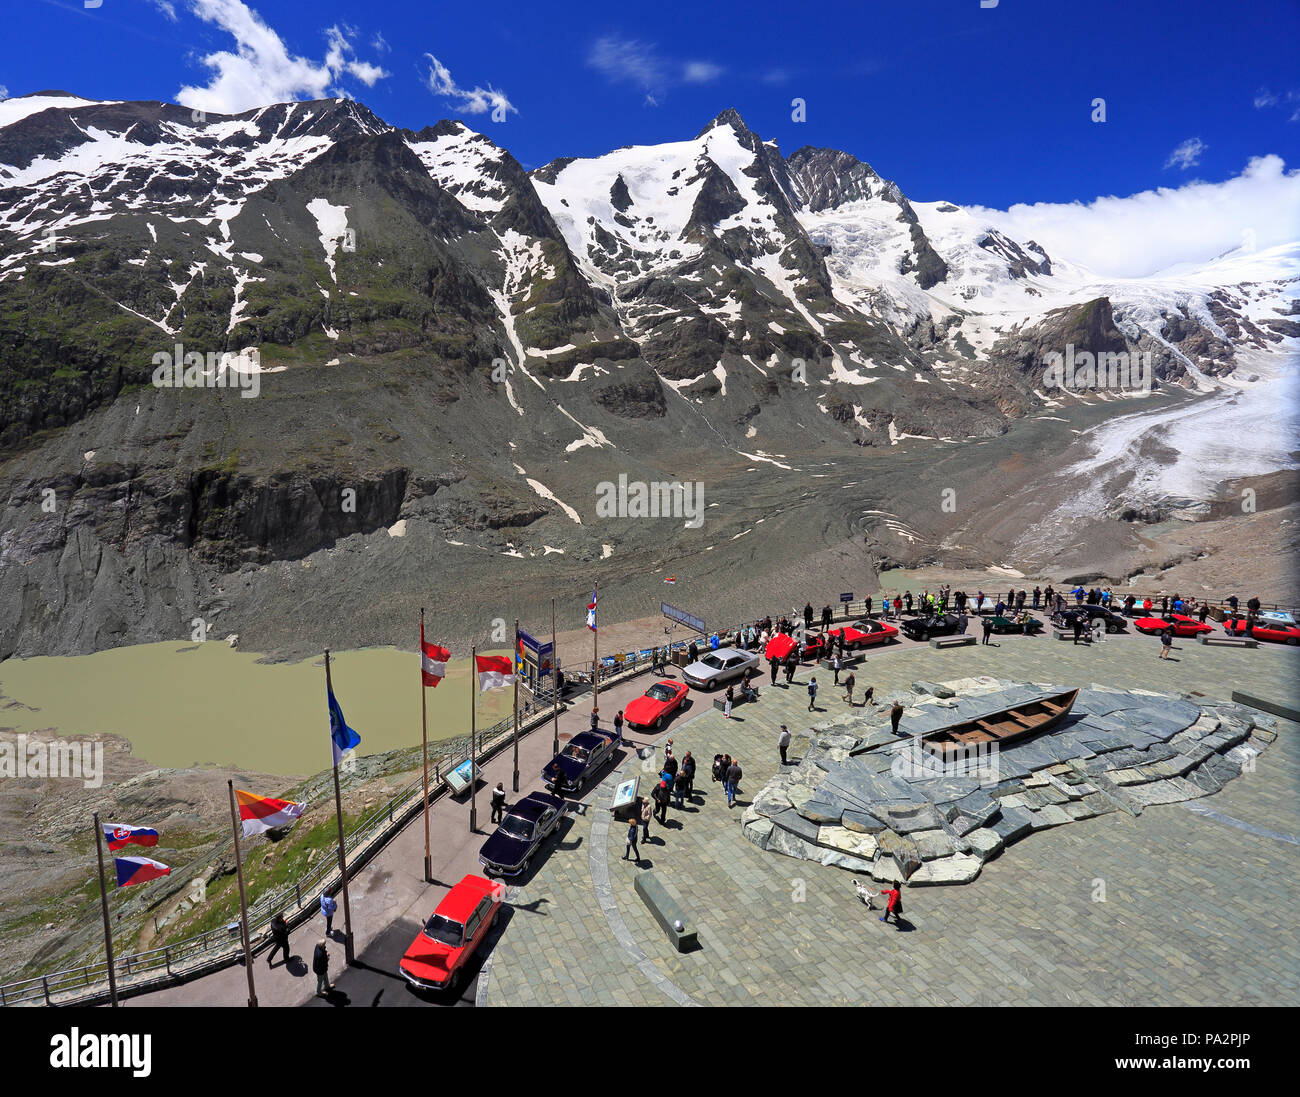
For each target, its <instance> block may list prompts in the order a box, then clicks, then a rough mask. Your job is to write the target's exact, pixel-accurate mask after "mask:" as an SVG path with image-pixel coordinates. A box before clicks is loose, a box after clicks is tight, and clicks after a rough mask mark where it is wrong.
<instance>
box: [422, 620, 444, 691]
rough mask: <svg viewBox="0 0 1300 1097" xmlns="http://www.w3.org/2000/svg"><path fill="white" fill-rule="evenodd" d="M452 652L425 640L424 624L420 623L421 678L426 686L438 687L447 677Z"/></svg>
mask: <svg viewBox="0 0 1300 1097" xmlns="http://www.w3.org/2000/svg"><path fill="white" fill-rule="evenodd" d="M450 658H451V652H449V651H448V650H447V649H446V648H443V647H439V646H438V645H437V644H430V643H428V642H427V641H426V640H425V639H424V622H423V621H421V622H420V678H421V680H422V681H423V682H424V684H425V685H426V686H436V685H437V684H438V683H439V682H441V681H442V680H443V679H444V678H445V677H447V660H448V659H450Z"/></svg>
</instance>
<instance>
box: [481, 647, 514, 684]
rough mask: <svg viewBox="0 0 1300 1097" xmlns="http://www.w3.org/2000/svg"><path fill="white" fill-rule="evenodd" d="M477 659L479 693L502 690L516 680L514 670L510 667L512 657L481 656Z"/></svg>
mask: <svg viewBox="0 0 1300 1097" xmlns="http://www.w3.org/2000/svg"><path fill="white" fill-rule="evenodd" d="M475 659H476V661H477V663H478V666H477V670H478V691H479V693H486V692H487V691H488V690H490V689H500V688H501V687H502V686H506V685H509V684H510V683H511V682H513V681H514V680H515V676H514V668H513V667H512V666H511V665H510V656H508V655H479V656H476V657H475Z"/></svg>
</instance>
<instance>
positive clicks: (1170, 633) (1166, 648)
mask: <svg viewBox="0 0 1300 1097" xmlns="http://www.w3.org/2000/svg"><path fill="white" fill-rule="evenodd" d="M1173 646H1174V630H1173V629H1172V628H1167V629H1165V630H1164V632H1162V633H1161V634H1160V658H1161V659H1168V658H1169V652H1170V650H1171V649H1172V648H1173Z"/></svg>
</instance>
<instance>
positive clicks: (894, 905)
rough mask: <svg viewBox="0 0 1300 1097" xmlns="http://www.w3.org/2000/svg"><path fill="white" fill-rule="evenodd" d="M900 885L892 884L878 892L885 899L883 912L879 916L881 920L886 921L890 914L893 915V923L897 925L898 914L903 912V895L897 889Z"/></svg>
mask: <svg viewBox="0 0 1300 1097" xmlns="http://www.w3.org/2000/svg"><path fill="white" fill-rule="evenodd" d="M900 886H901V885H900V884H894V885H892V886H890V887H887V888H885V890H884V891H882V892H881V893H880V894H881V896H882V897H883V898H884V899H885V913H884V914H882V915H881V916H880V920H881V921H882V922H887V921H888V920H889V916H890V915H891V914H892V915H893V916H894V925H898V916H899V915H900V914H902V913H903V895H902V892H900V891H899V887H900Z"/></svg>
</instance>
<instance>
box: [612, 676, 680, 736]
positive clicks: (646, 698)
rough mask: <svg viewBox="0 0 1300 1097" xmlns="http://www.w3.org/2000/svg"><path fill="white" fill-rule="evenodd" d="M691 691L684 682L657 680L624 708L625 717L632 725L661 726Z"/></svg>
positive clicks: (640, 726) (641, 726)
mask: <svg viewBox="0 0 1300 1097" xmlns="http://www.w3.org/2000/svg"><path fill="white" fill-rule="evenodd" d="M689 692H690V690H689V689H687V688H686V685H685V684H684V683H682V682H656V683H655V684H654V685H653V686H651V687H650V688H649V689H648V690H646V691H645V693H643V694H642V695H641V696H640V697H638V698H637V699H636V700H635V701H633V702H632V703H631V704H630V705H628V706H627V708H625V709H624V710H623V719H624V721H626V723H627V724H628V725H629V726H630V727H637V728H652V727H653V728H661V727H663V726H664V721H665V720H666V719H668V717H669V716H671V715H672V714H673V713H674V712H676V711H677V710H678V709H679V708H681V707H682V702H683V701H685V700H686V695H687V694H688V693H689Z"/></svg>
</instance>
